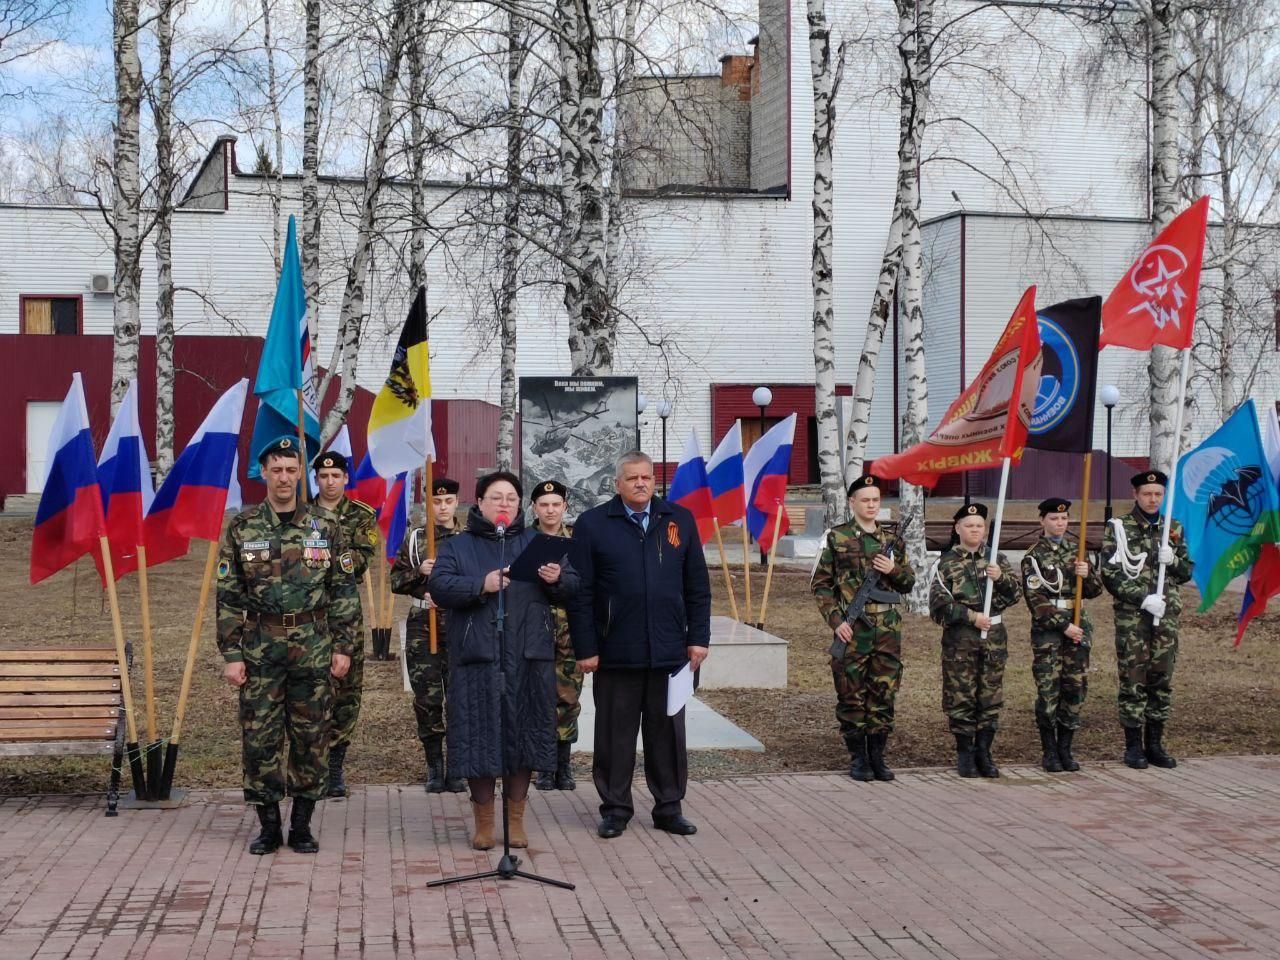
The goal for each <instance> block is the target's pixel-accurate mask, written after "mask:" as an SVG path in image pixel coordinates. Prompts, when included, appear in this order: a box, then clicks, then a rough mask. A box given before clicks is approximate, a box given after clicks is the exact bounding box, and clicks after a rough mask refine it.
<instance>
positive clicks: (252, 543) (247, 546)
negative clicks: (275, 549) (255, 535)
mask: <svg viewBox="0 0 1280 960" xmlns="http://www.w3.org/2000/svg"><path fill="white" fill-rule="evenodd" d="M240 549H241V550H244V551H246V552H248V551H251V550H270V549H271V541H270V540H246V541H245V542H244V543H242V544H240Z"/></svg>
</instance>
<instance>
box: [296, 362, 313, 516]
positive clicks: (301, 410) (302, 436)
mask: <svg viewBox="0 0 1280 960" xmlns="http://www.w3.org/2000/svg"><path fill="white" fill-rule="evenodd" d="M298 452H299V453H300V454H301V455H302V502H303V503H306V502H307V500H308V498H309V494H310V491H309V490H308V489H307V488H308V487H309V486H310V485H311V480H310V472H309V471H310V470H311V464H310V462H309V460H308V458H307V414H306V407H305V406H304V405H303V402H302V387H299V388H298Z"/></svg>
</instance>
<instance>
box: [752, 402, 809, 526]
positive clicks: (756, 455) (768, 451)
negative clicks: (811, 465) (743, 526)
mask: <svg viewBox="0 0 1280 960" xmlns="http://www.w3.org/2000/svg"><path fill="white" fill-rule="evenodd" d="M795 434H796V415H795V414H794V413H793V414H791V416H789V417H787V418H786V419H785V420H783V421H782V422H781V423H778V424H775V425H774V426H773V427H772V428H770V430H769V432H768V433H766V434H765V435H764V436H763V437H761V438H760V439H759V440H757V441H756V442H755V443H753V444H752V445H751V449H750V450H748V451H747V455H746V456H745V457H743V458H742V473H743V482H744V483H745V485H746V490H747V529H748V530H750V531H751V536H753V537H754V538H755V541H756V543H758V544H760V549H762V550H765V551H768V550H770V549H771V548H772V547H773V524H774V518H775V517H776V516H777V515H778V514H779V513H781V515H782V519H781V521H780V526H779V527H778V536H779V537H781V536H783V535H784V534H786V532H787V530H788V529H789V528H790V526H791V524H790V522H789V520H788V518H787V511H786V510H785V509H783V504H784V503H785V502H786V499H787V481H788V479H789V477H790V473H791V444H792V443H793V442H794V440H795Z"/></svg>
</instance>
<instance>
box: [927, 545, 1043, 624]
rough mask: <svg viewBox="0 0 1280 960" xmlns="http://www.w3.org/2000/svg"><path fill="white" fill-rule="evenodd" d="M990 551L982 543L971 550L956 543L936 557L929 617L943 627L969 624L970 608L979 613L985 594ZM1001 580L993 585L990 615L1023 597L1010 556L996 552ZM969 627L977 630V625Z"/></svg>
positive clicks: (999, 611)
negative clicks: (1010, 562) (971, 551)
mask: <svg viewBox="0 0 1280 960" xmlns="http://www.w3.org/2000/svg"><path fill="white" fill-rule="evenodd" d="M989 556H990V550H989V549H988V548H987V545H986V544H983V545H982V546H981V547H979V548H978V549H977V550H975V551H974V552H973V553H970V552H969V551H967V550H965V549H964V547H962V546H960V545H959V544H956V545H955V546H954V547H952V548H951V549H950V550H948V551H947V552H946V553H944V554H943V555H942V556H941V557H940V558H939V559H938V566H937V568H936V569H935V570H934V573H933V580H932V582H931V583H930V584H929V616H931V617H932V618H933V622H934V623H937V624H941V625H942V626H944V627H967V626H969V611H970V610H972V611H974V612H975V613H981V612H982V604H983V600H984V599H985V597H986V595H987V561H988V558H989ZM996 561H997V562H998V563H999V564H1000V579H999V580H997V581H996V582H995V583H994V584H993V585H992V590H991V615H992V616H993V617H994V616H997V615H998V614H1000V613H1001V612H1002V611H1004V610H1008V609H1009V608H1010V607H1012V606H1013V605H1014V604H1016V603H1017V602H1018V600H1019V599H1020V598H1021V597H1022V587H1021V586H1020V585H1019V584H1018V578H1017V576H1015V575H1014V572H1013V567H1011V566H1010V565H1009V559H1008V558H1007V557H1006V556H1005V555H1004V554H1003V553H999V554H997V555H996ZM970 629H973V630H975V631H976V630H977V628H976V627H970Z"/></svg>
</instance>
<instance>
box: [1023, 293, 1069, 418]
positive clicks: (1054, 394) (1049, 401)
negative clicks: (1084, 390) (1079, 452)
mask: <svg viewBox="0 0 1280 960" xmlns="http://www.w3.org/2000/svg"><path fill="white" fill-rule="evenodd" d="M1036 319H1037V320H1038V321H1039V323H1040V347H1041V351H1040V355H1041V358H1042V360H1043V366H1042V367H1041V369H1040V386H1039V388H1038V389H1037V390H1036V406H1035V410H1033V411H1032V413H1031V425H1030V427H1029V428H1028V431H1029V432H1030V433H1031V434H1032V435H1033V436H1039V435H1040V434H1043V433H1048V432H1049V431H1050V430H1052V429H1053V428H1054V427H1056V426H1058V425H1059V424H1061V423H1062V421H1063V420H1065V419H1066V418H1067V417H1069V416H1070V415H1071V411H1072V410H1073V409H1074V408H1075V405H1076V398H1077V397H1079V395H1080V357H1079V355H1078V354H1077V353H1076V345H1075V344H1074V343H1073V342H1072V341H1071V338H1070V337H1068V336H1067V334H1066V332H1065V331H1064V330H1063V329H1062V327H1060V326H1059V325H1058V324H1057V323H1056V322H1054V321H1053V320H1051V319H1050V318H1049V317H1046V316H1045V315H1044V314H1043V313H1042V314H1039V315H1037V317H1036Z"/></svg>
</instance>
